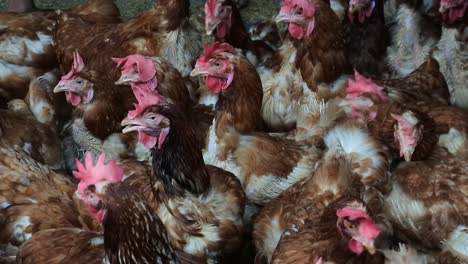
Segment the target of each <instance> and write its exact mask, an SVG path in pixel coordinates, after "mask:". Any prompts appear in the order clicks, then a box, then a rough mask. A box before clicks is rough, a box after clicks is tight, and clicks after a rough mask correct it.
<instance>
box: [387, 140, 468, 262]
mask: <svg viewBox="0 0 468 264" xmlns="http://www.w3.org/2000/svg"><path fill="white" fill-rule="evenodd" d="M465 163H466V161H465V160H462V159H458V158H455V157H453V156H452V155H451V154H449V153H448V152H447V151H446V150H444V149H437V150H436V151H434V152H433V154H432V155H431V157H430V158H429V159H428V160H426V161H420V162H407V163H402V164H400V165H399V166H398V167H397V169H396V170H395V171H394V172H393V183H392V185H393V186H392V191H391V192H390V193H389V194H388V195H387V196H386V197H385V199H384V201H385V206H384V211H385V212H386V215H387V216H388V217H389V220H391V221H392V223H393V224H394V228H395V229H396V233H397V235H398V236H400V237H401V238H404V239H407V240H409V241H411V242H413V243H414V244H415V245H418V246H419V247H421V248H422V249H425V250H431V251H435V252H440V251H441V250H442V247H444V245H445V243H447V245H449V246H447V247H445V249H444V251H445V250H448V251H452V253H453V254H455V255H459V254H461V255H463V254H464V256H465V257H464V258H461V259H465V260H466V256H467V254H466V253H467V252H466V245H467V244H466V241H467V240H466V239H463V236H465V237H466V234H464V233H466V225H467V223H466V221H467V219H468V217H467V216H466V213H465V212H466V207H467V205H468V202H467V199H466V198H467V195H466V189H467V188H466V185H467V182H466V180H467V177H466V164H465ZM449 186H457V187H456V188H454V187H449ZM463 248H465V251H463V250H461V251H460V249H463Z"/></svg>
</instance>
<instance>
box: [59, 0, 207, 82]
mask: <svg viewBox="0 0 468 264" xmlns="http://www.w3.org/2000/svg"><path fill="white" fill-rule="evenodd" d="M188 15H189V2H188V1H187V0H177V1H161V2H160V3H159V4H158V5H157V6H155V7H153V8H151V9H150V10H148V11H146V12H145V13H144V14H142V15H141V16H139V17H137V18H135V19H133V20H131V21H129V22H126V23H120V24H116V25H101V26H97V27H95V26H92V25H90V24H89V23H86V22H85V21H83V20H81V19H80V18H79V17H73V16H70V17H69V16H62V17H61V18H59V22H58V25H57V34H56V36H55V42H56V47H57V56H58V59H59V62H60V65H61V67H62V70H63V71H64V72H68V71H69V69H70V67H71V65H72V62H73V57H72V54H73V51H75V49H76V48H79V49H80V52H81V55H82V56H83V58H84V60H85V61H87V62H88V64H89V65H88V66H89V69H91V70H101V71H104V72H106V73H107V74H109V75H110V81H115V80H116V79H117V77H118V71H117V70H116V69H115V65H114V64H113V62H112V60H111V58H113V57H122V56H127V55H130V54H142V55H149V56H161V57H164V58H166V59H167V60H169V61H170V62H171V63H172V64H173V65H174V66H175V67H176V68H177V69H178V70H179V71H180V72H181V73H182V75H183V76H188V74H189V73H190V70H191V67H192V65H193V62H194V61H195V59H196V58H197V57H198V55H199V49H200V37H199V36H197V35H195V34H194V33H193V31H192V29H191V27H190V25H189V24H188ZM91 81H92V82H93V83H95V85H98V84H97V80H91ZM103 85H107V86H113V83H108V82H106V83H104V84H103Z"/></svg>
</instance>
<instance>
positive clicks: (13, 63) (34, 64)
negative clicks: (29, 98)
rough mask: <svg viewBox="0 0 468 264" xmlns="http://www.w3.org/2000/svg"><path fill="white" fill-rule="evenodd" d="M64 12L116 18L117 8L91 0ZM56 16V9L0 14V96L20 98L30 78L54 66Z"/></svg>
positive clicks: (107, 0)
mask: <svg viewBox="0 0 468 264" xmlns="http://www.w3.org/2000/svg"><path fill="white" fill-rule="evenodd" d="M96 10H99V11H98V12H96ZM64 12H65V13H66V14H73V15H76V16H79V17H82V19H84V20H86V21H88V22H90V23H107V22H111V21H112V22H114V21H119V11H118V9H117V7H116V6H115V5H114V4H113V3H112V1H110V0H104V1H100V0H90V1H89V2H87V3H85V4H82V5H80V6H78V7H75V8H71V9H69V10H66V11H64ZM56 18H57V14H56V13H55V11H52V12H51V11H38V12H32V13H27V14H13V13H6V14H1V15H0V24H1V25H2V28H1V31H2V36H1V38H0V50H1V51H2V52H1V55H0V70H1V76H0V95H1V96H4V97H6V98H8V99H14V98H21V99H23V98H24V96H25V95H26V92H27V88H28V85H29V82H30V81H32V80H33V79H34V78H36V77H38V76H40V75H42V74H44V73H46V72H47V71H49V70H51V69H53V68H55V67H56V66H57V59H56V55H55V49H54V46H53V38H54V33H55V19H56Z"/></svg>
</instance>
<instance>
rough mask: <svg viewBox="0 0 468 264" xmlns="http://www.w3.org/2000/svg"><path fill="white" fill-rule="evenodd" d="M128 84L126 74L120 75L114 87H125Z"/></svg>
mask: <svg viewBox="0 0 468 264" xmlns="http://www.w3.org/2000/svg"><path fill="white" fill-rule="evenodd" d="M127 84H130V80H128V77H127V75H126V74H122V75H120V78H119V79H118V80H117V81H116V82H115V85H127Z"/></svg>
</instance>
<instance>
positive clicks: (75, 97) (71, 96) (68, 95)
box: [65, 92, 81, 106]
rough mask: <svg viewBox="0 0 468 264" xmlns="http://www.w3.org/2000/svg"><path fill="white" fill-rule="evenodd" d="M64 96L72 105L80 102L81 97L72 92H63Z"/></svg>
mask: <svg viewBox="0 0 468 264" xmlns="http://www.w3.org/2000/svg"><path fill="white" fill-rule="evenodd" d="M65 98H66V99H67V102H68V103H69V104H71V105H73V106H77V105H79V104H80V103H81V97H80V96H79V95H77V94H76V93H73V92H65Z"/></svg>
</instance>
